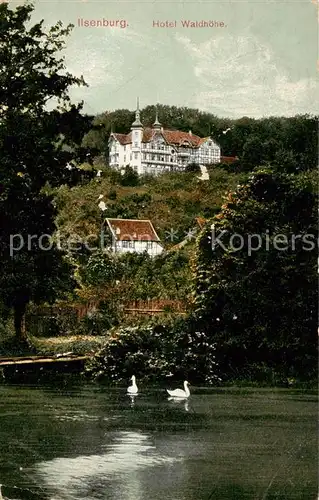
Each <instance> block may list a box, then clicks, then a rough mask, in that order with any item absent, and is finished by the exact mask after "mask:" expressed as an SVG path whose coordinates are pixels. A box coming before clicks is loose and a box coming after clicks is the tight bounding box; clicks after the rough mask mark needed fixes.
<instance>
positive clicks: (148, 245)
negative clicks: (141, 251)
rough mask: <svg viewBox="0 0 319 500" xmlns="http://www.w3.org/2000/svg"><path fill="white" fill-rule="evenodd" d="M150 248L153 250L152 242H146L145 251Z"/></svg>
mask: <svg viewBox="0 0 319 500" xmlns="http://www.w3.org/2000/svg"><path fill="white" fill-rule="evenodd" d="M151 248H153V242H152V241H147V242H146V249H147V250H149V249H151Z"/></svg>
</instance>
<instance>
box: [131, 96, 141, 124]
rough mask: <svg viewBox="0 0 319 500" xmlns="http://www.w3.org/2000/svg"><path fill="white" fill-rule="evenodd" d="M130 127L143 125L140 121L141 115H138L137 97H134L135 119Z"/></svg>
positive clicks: (138, 100) (138, 104) (138, 101)
mask: <svg viewBox="0 0 319 500" xmlns="http://www.w3.org/2000/svg"><path fill="white" fill-rule="evenodd" d="M132 127H143V125H142V123H141V116H140V99H139V97H137V98H136V111H135V121H134V122H133V123H132Z"/></svg>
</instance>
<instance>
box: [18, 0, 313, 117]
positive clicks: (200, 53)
mask: <svg viewBox="0 0 319 500" xmlns="http://www.w3.org/2000/svg"><path fill="white" fill-rule="evenodd" d="M12 4H14V3H13V2H12ZM35 5H36V9H35V14H34V20H39V19H41V18H44V20H45V23H46V24H47V25H51V24H53V23H55V22H56V21H58V20H62V21H63V22H64V23H72V24H74V25H75V28H74V30H73V33H72V35H71V37H70V38H69V40H68V44H67V50H66V58H67V69H68V70H69V71H71V72H72V73H73V74H75V75H77V76H79V75H81V74H83V76H84V78H85V80H86V81H87V83H88V84H89V85H90V87H89V88H82V89H75V90H73V91H72V96H73V97H74V99H76V100H78V99H84V101H85V110H86V111H87V112H89V113H101V112H103V111H105V110H113V109H117V108H129V109H133V108H134V107H135V100H136V96H137V95H139V97H140V102H141V107H144V106H146V105H148V104H155V103H156V102H160V103H162V104H169V105H177V106H184V105H185V106H189V107H196V108H199V109H201V110H206V111H210V112H212V113H215V114H217V115H219V116H228V117H239V116H243V115H247V116H253V117H259V116H269V115H293V114H297V113H318V104H316V101H318V100H317V99H316V95H317V92H318V88H316V80H317V31H318V19H317V8H318V7H317V6H316V5H314V3H312V2H311V0H303V1H280V0H277V1H276V2H273V1H263V2H262V1H251V0H248V1H242V0H237V1H228V0H224V1H223V0H222V1H210V2H208V1H204V2H187V1H185V2H182V1H178V2H176V1H174V2H168V1H159V0H157V1H156V0H155V1H153V2H150V1H145V0H143V1H142V2H137V1H135V0H127V1H121V0H120V1H117V2H108V1H92V0H86V1H71V0H61V1H58V0H54V1H47V0H36V2H35ZM103 17H104V18H105V19H115V20H116V19H118V20H124V19H125V20H126V21H127V22H128V24H129V26H128V27H127V28H125V29H121V28H117V29H116V28H113V29H110V28H103V27H98V28H94V27H91V28H85V27H83V28H81V27H78V26H77V20H78V18H84V19H103ZM183 19H190V20H194V21H195V20H198V21H201V20H206V21H209V20H217V21H223V22H224V23H225V24H226V27H225V28H182V27H181V26H180V24H181V20H183ZM153 20H155V21H157V20H160V21H165V20H169V21H175V20H176V22H177V27H176V28H153V27H152V22H153Z"/></svg>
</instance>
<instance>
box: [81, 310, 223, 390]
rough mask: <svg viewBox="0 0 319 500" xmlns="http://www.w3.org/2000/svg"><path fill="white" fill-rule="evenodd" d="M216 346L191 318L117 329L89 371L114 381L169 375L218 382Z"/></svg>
mask: <svg viewBox="0 0 319 500" xmlns="http://www.w3.org/2000/svg"><path fill="white" fill-rule="evenodd" d="M215 349H216V345H215V344H214V343H212V342H211V341H210V340H209V338H208V336H207V334H206V333H204V332H201V331H199V330H196V328H194V325H192V324H191V322H190V321H189V320H184V319H179V320H175V321H169V322H166V323H163V322H160V323H155V322H153V323H149V324H140V325H136V326H127V327H123V328H120V329H117V330H116V331H115V332H114V333H113V335H111V336H110V338H109V339H108V340H107V341H106V344H105V347H103V348H102V349H101V350H100V351H99V352H98V353H97V354H96V356H95V357H94V358H93V360H92V362H91V363H90V364H89V365H88V366H87V374H88V375H89V376H91V377H94V378H97V379H99V378H103V379H106V380H108V381H112V382H121V381H123V380H125V379H128V378H129V377H130V376H132V375H136V376H138V378H139V379H143V380H148V381H154V382H155V381H156V382H159V381H161V380H165V379H166V378H167V377H172V379H179V380H185V379H188V380H191V381H192V383H208V384H212V383H215V384H216V383H218V382H219V381H220V378H219V376H218V368H217V363H216V360H215Z"/></svg>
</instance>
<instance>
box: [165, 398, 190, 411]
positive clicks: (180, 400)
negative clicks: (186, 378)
mask: <svg viewBox="0 0 319 500" xmlns="http://www.w3.org/2000/svg"><path fill="white" fill-rule="evenodd" d="M167 401H171V402H172V403H175V404H176V405H180V406H182V403H183V404H184V410H185V411H189V400H188V399H183V398H174V397H173V396H170V397H169V398H167Z"/></svg>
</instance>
